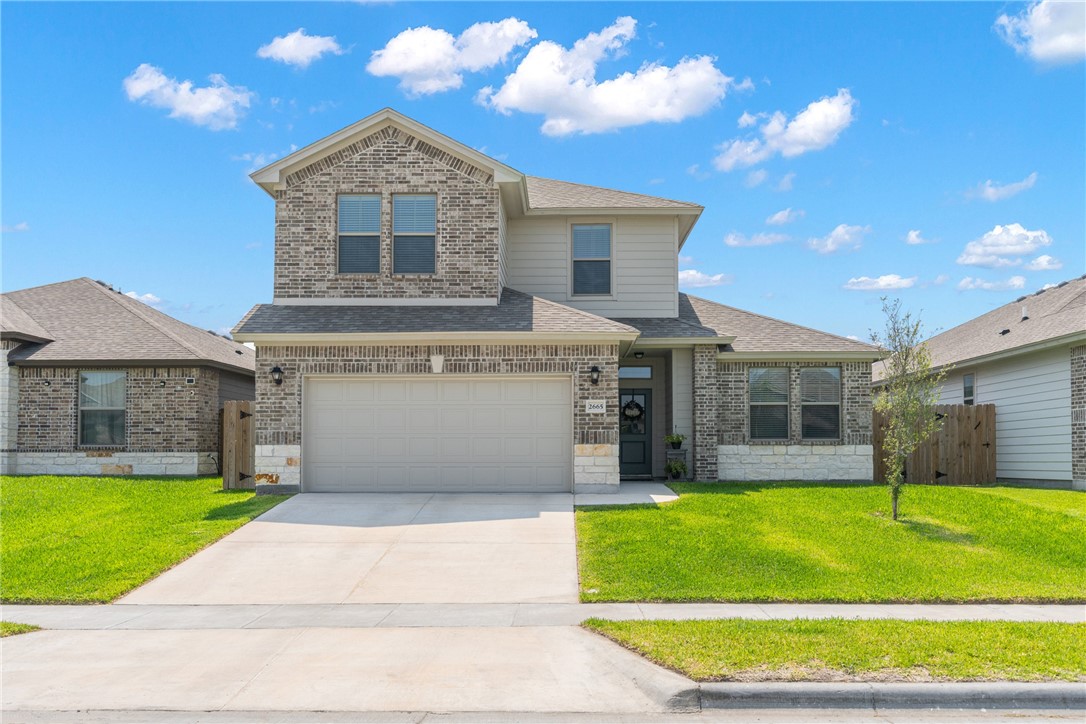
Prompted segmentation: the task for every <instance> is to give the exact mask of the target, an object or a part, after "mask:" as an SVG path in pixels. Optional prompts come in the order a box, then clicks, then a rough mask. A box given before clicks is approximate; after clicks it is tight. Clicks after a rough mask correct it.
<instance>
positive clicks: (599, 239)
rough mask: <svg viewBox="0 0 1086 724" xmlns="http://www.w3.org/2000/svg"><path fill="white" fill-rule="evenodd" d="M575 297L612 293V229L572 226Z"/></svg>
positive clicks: (603, 225)
mask: <svg viewBox="0 0 1086 724" xmlns="http://www.w3.org/2000/svg"><path fill="white" fill-rule="evenodd" d="M573 293H574V294H595V295H608V294H610V293H611V225H610V224H574V225H573Z"/></svg>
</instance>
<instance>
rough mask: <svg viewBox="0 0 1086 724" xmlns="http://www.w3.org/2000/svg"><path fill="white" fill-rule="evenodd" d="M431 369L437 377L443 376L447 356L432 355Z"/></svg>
mask: <svg viewBox="0 0 1086 724" xmlns="http://www.w3.org/2000/svg"><path fill="white" fill-rule="evenodd" d="M430 369H431V370H432V371H433V373H434V374H435V375H439V374H441V372H442V371H443V370H444V369H445V355H443V354H432V355H430Z"/></svg>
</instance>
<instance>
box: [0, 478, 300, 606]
mask: <svg viewBox="0 0 1086 724" xmlns="http://www.w3.org/2000/svg"><path fill="white" fill-rule="evenodd" d="M282 500H285V498H284V497H283V496H261V497H259V498H258V497H256V496H255V495H254V494H253V493H252V491H245V490H230V491H225V490H222V480H221V479H220V478H197V479H191V478H184V479H182V478H177V479H161V478H89V477H60V476H51V475H40V476H28V477H7V476H4V477H3V478H0V511H2V513H0V523H2V525H0V555H2V563H3V565H2V566H0V600H2V601H4V602H5V603H96V602H104V601H111V600H113V599H114V598H116V597H118V596H120V595H121V594H123V593H126V592H128V591H130V590H132V589H133V588H135V587H136V586H138V585H140V584H141V583H143V582H145V581H147V580H148V579H150V578H153V577H154V576H156V575H158V574H159V573H161V572H162V571H164V570H166V569H167V568H169V567H171V566H173V565H175V564H177V563H178V562H180V561H182V560H184V559H185V558H188V557H189V556H191V555H192V554H193V553H195V552H196V551H198V550H200V549H201V548H203V547H204V546H206V545H207V544H209V543H211V542H212V541H215V540H217V539H219V538H221V537H222V536H224V535H226V534H227V533H229V532H230V531H232V530H234V529H236V528H239V527H241V526H242V525H244V524H245V523H247V522H249V521H250V520H252V519H253V518H255V517H256V516H258V515H260V514H261V513H263V512H264V511H266V510H268V509H269V508H272V507H274V506H275V505H277V504H278V503H279V502H281V501H282Z"/></svg>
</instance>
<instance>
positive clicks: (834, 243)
mask: <svg viewBox="0 0 1086 724" xmlns="http://www.w3.org/2000/svg"><path fill="white" fill-rule="evenodd" d="M870 231H871V227H870V226H849V225H848V224H838V225H837V228H835V229H834V230H833V231H831V232H830V233H828V234H826V235H825V236H820V237H815V238H811V239H808V240H807V246H808V247H810V248H811V249H814V250H815V251H817V252H818V253H819V254H832V253H834V252H836V251H852V250H855V249H859V248H860V246H861V245H862V244H863V238H864V236H865V235H866V234H867V233H868V232H870Z"/></svg>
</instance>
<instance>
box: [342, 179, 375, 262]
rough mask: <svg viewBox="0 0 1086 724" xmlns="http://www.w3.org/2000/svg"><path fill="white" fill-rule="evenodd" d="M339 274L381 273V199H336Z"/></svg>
mask: <svg viewBox="0 0 1086 724" xmlns="http://www.w3.org/2000/svg"><path fill="white" fill-rule="evenodd" d="M338 271H339V273H340V274H377V273H378V272H380V271H381V197H380V196H377V195H366V196H356V195H351V196H346V195H344V196H340V197H339V264H338Z"/></svg>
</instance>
